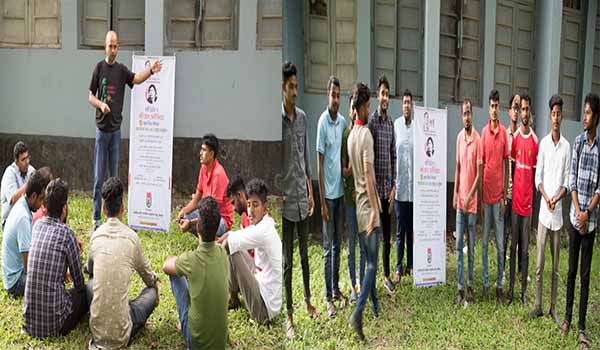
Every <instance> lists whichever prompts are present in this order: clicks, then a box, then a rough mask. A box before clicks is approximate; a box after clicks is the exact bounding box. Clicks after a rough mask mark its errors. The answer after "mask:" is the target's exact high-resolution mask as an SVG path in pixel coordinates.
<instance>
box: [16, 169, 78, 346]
mask: <svg viewBox="0 0 600 350" xmlns="http://www.w3.org/2000/svg"><path fill="white" fill-rule="evenodd" d="M68 196H69V188H68V185H67V183H66V182H64V181H63V180H61V179H56V180H53V181H51V182H50V183H49V184H48V188H47V189H46V206H47V209H48V217H46V218H43V219H41V220H40V222H39V223H38V224H37V225H35V226H34V228H33V233H32V240H31V249H30V251H29V255H30V257H29V262H28V267H29V268H28V273H27V288H26V289H25V303H24V307H23V316H24V318H25V324H24V326H23V328H24V329H25V331H26V332H27V333H28V334H29V335H31V336H32V337H36V338H46V337H54V336H58V335H67V334H68V333H69V332H71V331H72V330H73V329H74V328H75V327H76V326H77V324H78V323H79V321H80V320H81V319H82V318H83V316H85V314H86V313H87V311H88V303H87V300H86V289H85V282H84V280H83V272H82V267H81V258H80V252H81V245H82V242H81V241H80V240H79V239H78V238H77V236H75V232H74V231H73V230H72V229H71V228H69V227H68V226H67V225H66V222H67V216H68V214H69V205H68V203H67V199H68ZM67 270H68V272H69V276H70V278H71V279H72V280H73V288H71V289H69V290H66V288H65V284H66V283H67V280H66V277H65V271H67Z"/></svg>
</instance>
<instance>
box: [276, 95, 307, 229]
mask: <svg viewBox="0 0 600 350" xmlns="http://www.w3.org/2000/svg"><path fill="white" fill-rule="evenodd" d="M295 114H296V116H295V118H294V120H293V121H292V120H291V119H290V118H289V117H288V116H287V115H286V113H285V108H284V106H283V103H282V104H281V119H282V123H283V125H282V133H283V135H282V140H283V142H282V144H283V180H282V188H283V205H282V208H281V215H282V216H283V217H284V218H286V219H287V220H289V221H294V222H298V221H301V220H304V219H305V218H306V217H307V216H308V188H307V186H308V183H307V182H306V180H307V178H308V177H311V175H310V173H311V171H310V159H309V154H308V120H307V118H306V114H305V113H304V111H303V110H301V109H300V108H298V107H295Z"/></svg>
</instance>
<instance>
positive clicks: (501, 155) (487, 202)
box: [481, 90, 508, 299]
mask: <svg viewBox="0 0 600 350" xmlns="http://www.w3.org/2000/svg"><path fill="white" fill-rule="evenodd" d="M488 101H489V115H490V120H489V122H488V123H487V125H486V126H485V127H484V128H483V130H482V132H481V145H482V151H483V181H482V186H481V192H482V193H483V196H482V197H483V205H482V207H481V210H482V211H483V240H482V242H481V251H482V254H481V255H482V259H483V292H482V296H483V298H485V297H486V296H487V293H488V288H489V275H488V239H489V235H490V229H491V226H492V223H493V224H494V231H495V233H496V249H497V253H498V254H497V257H498V258H497V261H498V279H497V282H496V298H497V299H500V298H501V297H502V275H503V273H504V210H505V207H504V199H505V198H506V188H507V187H508V184H507V181H508V176H507V175H506V174H507V173H508V171H507V167H508V141H507V139H506V130H505V129H504V126H502V123H500V119H498V113H499V110H500V94H499V93H498V91H497V90H492V91H491V92H490V97H489V100H488Z"/></svg>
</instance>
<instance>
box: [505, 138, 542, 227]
mask: <svg viewBox="0 0 600 350" xmlns="http://www.w3.org/2000/svg"><path fill="white" fill-rule="evenodd" d="M538 149H539V142H538V138H537V136H536V135H535V132H533V129H529V134H527V135H525V134H523V132H522V131H521V129H519V130H518V131H517V132H516V133H515V137H514V138H513V142H512V152H511V158H512V159H514V160H515V174H514V178H513V190H514V192H513V199H512V211H513V212H515V213H517V214H519V215H521V216H531V213H532V212H533V186H532V184H533V183H534V178H535V167H536V164H537V155H538Z"/></svg>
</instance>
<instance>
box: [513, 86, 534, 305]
mask: <svg viewBox="0 0 600 350" xmlns="http://www.w3.org/2000/svg"><path fill="white" fill-rule="evenodd" d="M530 121H531V98H530V97H529V95H527V94H524V95H523V96H521V126H520V127H519V130H518V131H517V133H516V134H515V137H514V138H513V142H512V151H511V158H512V159H514V160H515V174H514V177H513V202H512V237H511V245H510V295H509V303H511V302H512V300H513V296H514V287H515V269H516V265H517V264H516V256H515V255H516V251H517V247H516V245H515V244H516V242H517V241H518V242H519V261H521V265H522V267H521V302H522V303H523V305H526V304H527V299H526V292H527V272H528V270H529V231H530V230H531V214H532V212H533V205H532V204H533V186H532V185H533V183H534V174H535V167H536V163H537V154H538V138H537V136H536V135H535V132H533V130H532V129H531V127H530V125H529V122H530Z"/></svg>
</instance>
